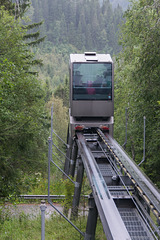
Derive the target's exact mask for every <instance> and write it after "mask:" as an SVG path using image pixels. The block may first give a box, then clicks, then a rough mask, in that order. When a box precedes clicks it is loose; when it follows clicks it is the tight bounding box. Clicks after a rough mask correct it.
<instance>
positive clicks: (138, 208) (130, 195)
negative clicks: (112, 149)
mask: <svg viewBox="0 0 160 240" xmlns="http://www.w3.org/2000/svg"><path fill="white" fill-rule="evenodd" d="M98 143H99V146H100V148H101V150H102V152H103V153H104V155H105V156H106V158H107V159H108V161H109V163H110V165H111V166H112V167H113V169H114V171H115V172H116V173H117V175H118V176H119V179H120V180H121V182H122V185H123V187H124V189H125V190H126V191H127V193H128V196H129V197H130V199H132V201H133V203H134V205H135V207H136V209H137V210H138V212H139V214H140V216H141V217H142V219H143V221H144V222H145V224H146V226H147V227H148V229H149V230H150V232H151V233H152V235H153V236H154V238H155V239H157V240H158V238H157V236H156V235H155V233H154V231H153V229H152V228H151V226H150V224H149V222H148V219H146V217H145V216H144V215H143V213H142V210H141V209H140V207H139V206H138V204H137V202H136V201H135V199H134V197H133V196H132V194H131V193H130V191H129V189H128V188H127V185H126V184H125V182H124V181H123V179H122V177H121V176H120V174H119V173H118V171H117V168H116V166H115V162H113V161H111V159H109V158H108V156H107V155H106V152H105V151H104V149H103V148H102V146H101V144H100V142H99V141H98ZM153 226H154V229H156V232H157V233H158V234H159V231H158V229H157V228H156V226H155V225H154V224H153Z"/></svg>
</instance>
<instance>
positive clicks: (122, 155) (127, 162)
mask: <svg viewBox="0 0 160 240" xmlns="http://www.w3.org/2000/svg"><path fill="white" fill-rule="evenodd" d="M97 132H98V134H99V135H100V136H101V138H102V140H103V141H104V143H105V144H106V145H107V147H108V149H109V150H110V152H111V153H112V154H113V155H114V157H115V158H116V160H117V161H121V164H122V165H123V166H124V169H125V170H126V174H127V175H128V177H129V178H130V179H131V181H132V182H133V184H134V185H135V186H136V188H137V190H138V191H139V192H140V195H142V196H143V197H144V200H145V201H146V203H147V204H148V205H150V207H151V206H152V207H151V210H153V209H154V210H153V213H154V214H155V216H156V217H157V218H159V220H160V193H159V191H158V190H157V189H156V187H155V186H154V185H153V184H152V183H151V182H150V180H149V179H148V178H147V176H145V174H144V173H142V171H141V170H140V168H139V167H138V166H137V165H136V164H135V163H134V162H133V161H132V160H131V158H130V157H129V156H128V155H127V153H126V152H125V151H124V149H122V148H121V147H120V145H119V144H118V143H117V142H116V140H115V139H113V138H112V137H111V136H109V135H108V134H106V135H104V134H103V133H102V131H101V130H99V129H98V130H97Z"/></svg>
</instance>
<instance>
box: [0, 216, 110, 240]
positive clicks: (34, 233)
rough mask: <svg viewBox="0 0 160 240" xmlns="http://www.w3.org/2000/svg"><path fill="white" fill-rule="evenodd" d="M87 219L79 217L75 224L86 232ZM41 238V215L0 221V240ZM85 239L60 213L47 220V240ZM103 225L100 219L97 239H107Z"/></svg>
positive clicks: (37, 239) (36, 239)
mask: <svg viewBox="0 0 160 240" xmlns="http://www.w3.org/2000/svg"><path fill="white" fill-rule="evenodd" d="M86 223H87V219H86V217H79V219H78V220H77V221H76V222H74V224H75V225H76V226H77V227H78V228H79V229H80V230H81V231H82V232H85V229H86ZM29 239H33V240H40V239H41V217H40V216H38V217H37V218H34V219H32V218H31V217H30V216H29V215H25V214H23V213H22V214H20V215H19V216H18V217H12V218H7V219H4V221H1V223H0V240H29ZM78 239H83V236H82V235H80V233H79V232H78V231H76V230H75V229H74V228H73V227H72V226H71V225H70V224H69V223H68V222H67V221H66V220H64V219H63V218H62V217H60V216H59V215H52V216H51V217H50V219H47V220H46V221H45V240H78ZM105 239H106V237H105V235H104V233H103V229H102V225H101V223H100V222H99V221H98V224H97V229H96V240H105Z"/></svg>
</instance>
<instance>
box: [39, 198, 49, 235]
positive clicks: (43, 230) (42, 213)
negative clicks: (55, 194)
mask: <svg viewBox="0 0 160 240" xmlns="http://www.w3.org/2000/svg"><path fill="white" fill-rule="evenodd" d="M46 208H47V207H46V204H45V201H44V200H42V201H41V205H40V209H41V240H45V210H46Z"/></svg>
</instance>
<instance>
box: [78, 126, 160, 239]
mask: <svg viewBox="0 0 160 240" xmlns="http://www.w3.org/2000/svg"><path fill="white" fill-rule="evenodd" d="M76 136H77V139H76V144H77V146H78V153H79V156H81V159H82V162H83V165H84V168H85V171H86V174H87V177H88V179H89V182H90V186H91V189H92V194H93V198H94V201H95V204H96V208H97V210H98V214H99V216H100V219H101V222H102V225H103V229H104V232H105V235H106V237H107V240H112V239H114V240H129V239H132V240H151V239H159V238H160V232H159V228H158V225H159V223H160V194H159V192H158V190H157V189H155V187H154V186H153V184H152V183H151V182H150V181H149V180H148V179H147V177H146V176H145V175H144V174H143V173H142V172H141V170H140V169H139V168H138V167H137V166H136V164H135V163H134V162H133V161H132V160H131V159H130V158H129V157H128V156H127V154H126V153H125V152H124V150H123V149H122V148H121V147H120V146H119V145H118V143H117V142H116V141H115V140H114V139H113V138H111V137H110V136H109V135H108V134H107V133H106V134H104V133H103V132H102V131H101V130H100V129H92V130H90V131H88V132H85V133H84V132H83V133H82V132H77V134H76ZM77 198H79V196H78V195H77V191H76V187H75V194H74V197H73V203H74V202H76V199H77ZM78 203H79V200H78V201H77V204H78ZM73 205H74V204H73ZM75 206H76V204H75ZM75 206H73V208H74V207H75ZM151 211H152V212H153V214H154V216H155V218H156V220H157V223H158V224H157V225H156V224H155V223H154V222H153V220H152V218H151V216H150V212H151ZM94 217H95V218H96V215H93V214H92V220H91V216H88V224H91V225H92V221H93V218H94ZM89 221H90V223H89ZM95 221H96V220H95ZM92 227H93V226H92ZM90 229H91V227H90V228H89V227H88V230H89V231H88V232H87V230H86V235H85V236H86V237H85V239H94V238H92V235H93V233H92V230H91V232H90ZM93 232H94V231H93Z"/></svg>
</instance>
